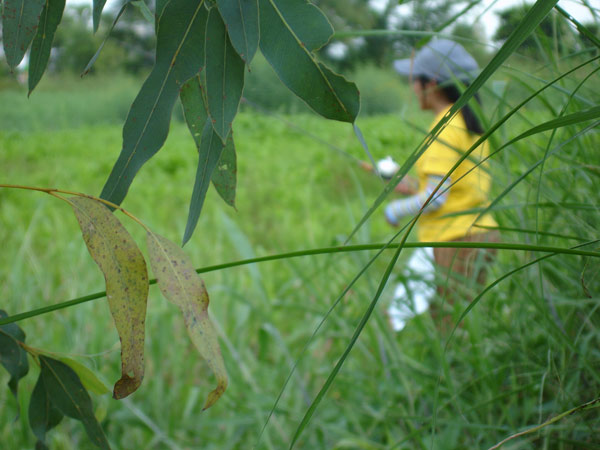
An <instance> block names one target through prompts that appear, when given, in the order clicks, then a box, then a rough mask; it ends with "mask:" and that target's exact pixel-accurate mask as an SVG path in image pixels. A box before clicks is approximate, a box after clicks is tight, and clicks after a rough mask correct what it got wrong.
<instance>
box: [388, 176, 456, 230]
mask: <svg viewBox="0 0 600 450" xmlns="http://www.w3.org/2000/svg"><path fill="white" fill-rule="evenodd" d="M442 178H443V177H441V176H436V175H430V176H429V177H427V184H426V186H425V189H424V190H423V191H421V192H418V193H416V194H415V195H411V196H410V197H407V198H403V199H399V200H394V201H393V202H391V203H390V204H388V205H387V206H386V208H385V211H384V213H385V218H386V220H387V221H388V223H389V224H391V225H394V226H395V225H398V223H399V222H400V219H402V218H403V217H406V216H409V215H414V214H416V213H418V212H419V211H420V210H421V208H423V205H424V204H425V202H426V201H427V199H428V198H429V197H430V196H431V194H432V192H433V191H434V190H435V188H436V187H437V185H438V184H439V183H440V181H442ZM451 184H452V182H451V181H450V178H447V179H446V181H444V183H443V184H442V186H441V187H440V189H439V190H438V192H437V193H436V195H435V196H434V197H433V199H432V200H431V201H430V202H429V204H428V205H427V207H426V208H425V211H426V212H432V211H435V210H438V209H440V208H441V207H442V205H443V204H444V203H445V202H446V198H447V197H448V188H449V187H450V185H451Z"/></svg>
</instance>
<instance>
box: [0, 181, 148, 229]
mask: <svg viewBox="0 0 600 450" xmlns="http://www.w3.org/2000/svg"><path fill="white" fill-rule="evenodd" d="M0 188H5V189H24V190H27V191H38V192H44V193H46V194H49V195H51V196H53V197H56V198H58V199H60V200H63V201H65V202H67V203H69V204H70V205H72V203H71V202H70V201H69V199H67V198H65V197H63V196H61V195H57V194H65V195H75V196H77V197H86V198H91V199H92V200H96V201H97V202H100V203H104V204H105V205H106V206H108V207H109V208H113V209H118V210H119V211H121V212H122V213H123V214H125V215H126V216H127V217H129V218H130V219H131V220H133V221H134V222H137V223H138V224H139V225H140V226H141V227H142V228H144V230H146V231H150V229H149V228H148V227H147V226H146V224H144V222H142V221H141V220H140V219H138V218H137V217H136V216H134V215H133V214H131V213H130V212H129V211H127V210H126V209H124V208H122V207H121V206H119V205H117V204H116V203H113V202H110V201H108V200H104V199H103V198H100V197H94V196H93V195H89V194H84V193H82V192H74V191H67V190H64V189H57V188H42V187H36V186H22V185H18V184H0Z"/></svg>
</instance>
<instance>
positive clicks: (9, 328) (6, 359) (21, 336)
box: [0, 309, 29, 398]
mask: <svg viewBox="0 0 600 450" xmlns="http://www.w3.org/2000/svg"><path fill="white" fill-rule="evenodd" d="M5 317H8V316H7V314H6V312H5V311H3V310H1V309H0V319H3V318H5ZM21 342H25V333H24V332H23V330H21V328H19V326H18V325H16V324H14V323H10V324H7V325H2V326H0V363H1V364H2V365H3V366H4V368H5V369H6V370H7V371H8V373H9V374H10V380H9V381H8V387H9V388H10V391H11V392H12V393H13V395H14V396H15V398H17V388H18V385H19V380H20V379H21V378H23V377H24V376H25V375H27V372H29V362H28V361H27V352H26V351H25V350H24V349H23V347H22V346H21V345H20V343H21Z"/></svg>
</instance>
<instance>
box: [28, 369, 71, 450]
mask: <svg viewBox="0 0 600 450" xmlns="http://www.w3.org/2000/svg"><path fill="white" fill-rule="evenodd" d="M62 418H63V413H62V412H60V410H59V409H58V408H57V407H56V406H55V405H53V404H52V401H51V399H50V396H49V395H48V391H46V386H44V380H43V379H42V374H41V372H40V376H39V378H38V380H37V383H36V384H35V387H34V388H33V393H32V394H31V399H30V400H29V426H30V427H31V429H32V430H33V434H34V435H35V437H37V438H38V442H37V444H36V449H38V448H40V449H47V448H48V447H47V446H46V442H45V441H46V433H47V432H48V431H50V430H51V429H52V428H54V427H55V426H56V425H58V424H59V423H60V421H61V420H62Z"/></svg>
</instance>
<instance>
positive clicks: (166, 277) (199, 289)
mask: <svg viewBox="0 0 600 450" xmlns="http://www.w3.org/2000/svg"><path fill="white" fill-rule="evenodd" d="M146 239H147V243H148V255H149V258H150V265H151V267H152V271H153V272H154V275H155V276H156V277H157V282H158V287H159V288H160V291H161V292H162V294H163V295H164V296H165V297H166V298H167V299H168V300H169V301H171V302H172V303H174V304H175V305H177V307H178V308H179V309H180V310H181V312H182V314H183V319H184V322H185V326H186V328H187V331H188V334H189V336H190V339H191V340H192V342H193V344H194V346H195V347H196V349H198V352H200V355H202V357H203V358H204V360H205V361H206V363H207V364H208V366H209V367H210V369H211V370H212V371H213V373H214V374H215V377H216V379H217V387H216V388H215V389H214V390H213V391H212V392H210V393H209V395H208V397H207V399H206V402H205V404H204V409H207V408H209V407H210V406H212V405H213V404H214V403H215V402H216V401H217V400H218V399H219V398H220V397H221V395H223V393H224V392H225V389H226V388H227V371H226V369H225V363H224V362H223V357H222V356H221V349H220V347H219V341H218V339H217V334H216V332H215V329H214V327H213V324H212V322H211V320H210V317H209V316H208V293H207V291H206V287H205V286H204V282H203V281H202V280H201V279H200V277H199V276H198V274H197V273H196V271H195V269H194V266H193V265H192V263H191V261H190V259H189V258H188V256H187V255H186V254H185V253H184V252H183V250H182V249H181V248H180V247H178V246H177V245H175V244H174V243H173V242H171V241H169V240H168V239H165V238H164V237H162V236H160V235H158V234H155V233H151V232H148V233H147V235H146Z"/></svg>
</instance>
